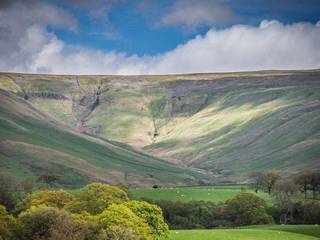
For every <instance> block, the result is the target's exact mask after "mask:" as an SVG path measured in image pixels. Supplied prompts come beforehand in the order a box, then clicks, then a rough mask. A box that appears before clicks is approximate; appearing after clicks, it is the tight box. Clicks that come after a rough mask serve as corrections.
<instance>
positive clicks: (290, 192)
mask: <svg viewBox="0 0 320 240" xmlns="http://www.w3.org/2000/svg"><path fill="white" fill-rule="evenodd" d="M297 189H298V187H297V185H296V184H295V183H294V181H292V180H281V181H278V182H277V183H276V184H275V186H274V192H273V195H274V197H275V201H276V204H277V205H278V206H279V208H280V212H281V214H280V219H279V222H280V223H283V224H287V223H288V221H291V222H292V221H293V211H294V205H295V201H294V195H295V194H296V192H297Z"/></svg>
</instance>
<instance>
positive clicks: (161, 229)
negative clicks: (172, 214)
mask: <svg viewBox="0 0 320 240" xmlns="http://www.w3.org/2000/svg"><path fill="white" fill-rule="evenodd" d="M124 205H125V206H126V207H128V208H129V209H130V210H131V211H132V212H133V213H135V214H136V215H137V216H138V217H140V218H142V219H143V220H145V221H146V222H147V224H148V225H149V226H150V228H151V231H152V234H153V235H154V236H155V237H156V238H161V237H165V236H167V235H168V231H169V229H168V225H167V224H166V223H165V222H164V219H163V214H162V210H161V208H160V207H158V206H156V205H153V204H150V203H147V202H144V201H130V202H127V203H125V204H124Z"/></svg>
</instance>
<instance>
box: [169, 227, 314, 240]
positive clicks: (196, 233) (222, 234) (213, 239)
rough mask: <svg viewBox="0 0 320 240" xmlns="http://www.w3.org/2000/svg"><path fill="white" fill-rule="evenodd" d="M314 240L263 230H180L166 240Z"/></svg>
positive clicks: (294, 234)
mask: <svg viewBox="0 0 320 240" xmlns="http://www.w3.org/2000/svg"><path fill="white" fill-rule="evenodd" d="M180 239H181V240H189V239H190V240H204V239H206V240H220V239H228V240H261V239H263V240H283V239H286V240H316V239H319V238H318V237H314V236H309V235H303V234H297V233H291V232H285V231H276V230H263V229H226V230H182V231H171V233H170V236H169V238H168V240H180Z"/></svg>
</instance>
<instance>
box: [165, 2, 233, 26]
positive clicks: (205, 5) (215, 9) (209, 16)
mask: <svg viewBox="0 0 320 240" xmlns="http://www.w3.org/2000/svg"><path fill="white" fill-rule="evenodd" d="M235 19H236V16H235V14H234V13H233V11H232V9H231V8H230V6H229V5H228V4H227V2H226V1H224V0H218V1H211V0H198V1H193V0H176V2H175V3H174V5H173V6H172V9H171V10H170V11H169V12H168V13H167V14H165V15H163V16H162V18H161V20H160V22H159V24H160V25H169V26H182V27H183V28H185V30H189V31H192V30H195V29H196V28H197V27H199V26H203V25H205V26H214V25H216V24H221V23H230V22H231V21H233V20H235Z"/></svg>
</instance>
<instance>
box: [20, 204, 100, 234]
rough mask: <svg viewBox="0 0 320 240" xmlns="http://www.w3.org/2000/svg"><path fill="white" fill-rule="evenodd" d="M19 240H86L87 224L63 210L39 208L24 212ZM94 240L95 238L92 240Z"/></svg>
mask: <svg viewBox="0 0 320 240" xmlns="http://www.w3.org/2000/svg"><path fill="white" fill-rule="evenodd" d="M18 221H19V223H20V231H19V235H18V237H19V239H22V240H24V239H25V240H30V239H31V240H38V239H43V240H61V239H63V240H85V239H88V238H87V233H88V227H87V223H85V222H79V221H76V220H75V218H74V217H73V216H72V215H71V214H70V213H68V212H66V211H65V210H63V209H57V208H54V207H47V206H38V207H31V208H29V209H28V210H26V211H25V212H22V213H21V214H20V215H19V217H18ZM92 239H94V238H92Z"/></svg>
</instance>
